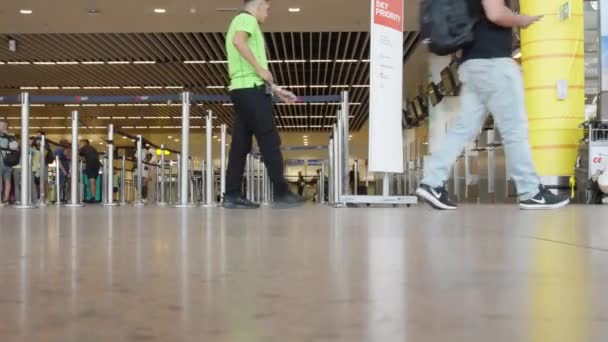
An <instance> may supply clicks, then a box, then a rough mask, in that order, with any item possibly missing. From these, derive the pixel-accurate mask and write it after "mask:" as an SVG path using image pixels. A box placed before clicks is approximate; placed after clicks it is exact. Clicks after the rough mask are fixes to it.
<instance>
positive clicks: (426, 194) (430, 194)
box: [416, 184, 458, 210]
mask: <svg viewBox="0 0 608 342" xmlns="http://www.w3.org/2000/svg"><path fill="white" fill-rule="evenodd" d="M416 195H417V196H418V197H419V198H420V199H421V200H423V201H425V202H427V203H428V204H430V205H431V206H432V207H433V208H435V209H438V210H456V209H458V207H457V206H456V204H454V203H452V202H450V199H449V198H448V191H447V190H446V188H445V186H440V187H438V188H432V187H430V186H428V185H426V184H421V185H420V187H418V189H416Z"/></svg>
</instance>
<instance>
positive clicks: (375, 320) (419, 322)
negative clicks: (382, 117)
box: [0, 205, 608, 342]
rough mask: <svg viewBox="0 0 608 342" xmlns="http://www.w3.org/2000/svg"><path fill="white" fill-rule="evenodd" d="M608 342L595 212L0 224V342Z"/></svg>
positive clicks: (339, 212)
mask: <svg viewBox="0 0 608 342" xmlns="http://www.w3.org/2000/svg"><path fill="white" fill-rule="evenodd" d="M607 340H608V210H607V209H606V208H604V207H583V206H578V207H577V206H572V207H570V208H567V209H565V210H562V211H556V212H520V211H519V210H517V208H516V207H515V206H506V205H505V206H479V207H478V206H469V207H464V208H462V209H461V210H459V211H456V212H434V211H431V210H429V209H428V208H426V207H421V208H410V209H392V208H391V209H331V208H323V207H315V206H309V207H305V208H303V209H293V210H284V211H277V210H271V209H262V210H259V211H225V210H223V209H215V208H214V209H205V208H196V209H174V208H156V207H145V208H134V207H125V208H120V207H115V208H103V207H100V206H96V207H85V208H81V209H73V208H59V209H57V208H54V207H49V208H47V209H36V210H27V211H19V210H16V209H12V208H2V209H0V341H2V342H9V341H45V342H52V341H57V342H68V341H75V342H76V341H77V342H81V341H163V342H164V341H167V342H172V341H204V342H212V341H227V342H232V341H235V342H240V341H244V342H249V341H252V342H255V341H260V342H262V341H263V342H267V341H280V342H291V341H310V342H313V341H319V342H323V341H345V342H356V341H382V342H385V341H412V342H424V341H437V342H446V341H449V342H461V341H462V342H465V341H466V342H473V341H484V342H486V341H491V342H499V341H500V342H502V341H504V342H507V341H508V342H513V341H531V342H541V341H542V342H562V341H563V342H586V341H598V342H600V341H602V342H605V341H607Z"/></svg>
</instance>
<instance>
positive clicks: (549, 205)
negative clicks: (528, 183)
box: [519, 185, 570, 210]
mask: <svg viewBox="0 0 608 342" xmlns="http://www.w3.org/2000/svg"><path fill="white" fill-rule="evenodd" d="M539 190H540V191H539V192H538V194H536V196H534V197H533V198H531V199H529V200H527V201H520V202H519V207H520V208H521V209H522V210H549V209H560V208H563V207H565V206H567V205H568V204H570V197H568V196H564V195H556V194H554V193H552V192H551V191H549V189H547V188H545V187H544V186H542V185H541V186H540V187H539Z"/></svg>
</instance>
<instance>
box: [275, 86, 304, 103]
mask: <svg viewBox="0 0 608 342" xmlns="http://www.w3.org/2000/svg"><path fill="white" fill-rule="evenodd" d="M272 92H273V93H274V94H275V95H276V96H277V97H278V98H279V99H280V100H281V101H282V102H285V103H294V102H296V101H297V100H298V97H297V96H296V95H295V94H294V93H292V92H290V91H288V90H285V89H281V88H279V87H277V86H273V87H272Z"/></svg>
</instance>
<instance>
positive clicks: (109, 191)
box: [103, 124, 116, 206]
mask: <svg viewBox="0 0 608 342" xmlns="http://www.w3.org/2000/svg"><path fill="white" fill-rule="evenodd" d="M103 205H105V206H113V205H116V203H114V125H113V124H109V125H108V168H107V174H106V201H105V202H104V204H103Z"/></svg>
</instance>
